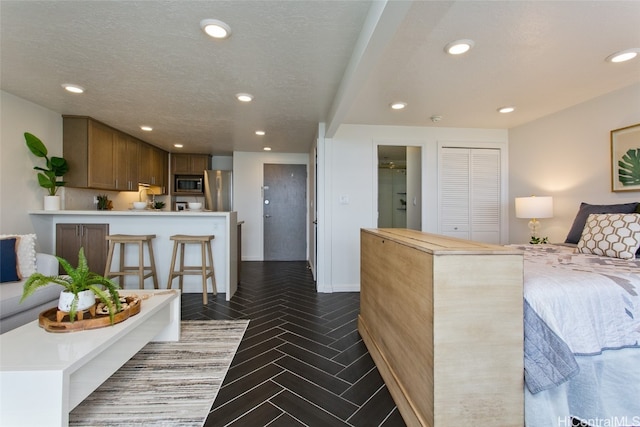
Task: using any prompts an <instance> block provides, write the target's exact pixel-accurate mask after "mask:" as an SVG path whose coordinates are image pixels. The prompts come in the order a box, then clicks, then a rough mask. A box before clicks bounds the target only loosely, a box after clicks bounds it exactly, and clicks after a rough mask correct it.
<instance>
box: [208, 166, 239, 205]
mask: <svg viewBox="0 0 640 427" xmlns="http://www.w3.org/2000/svg"><path fill="white" fill-rule="evenodd" d="M232 177H233V174H232V172H231V171H223V170H206V171H204V208H205V209H206V210H209V211H213V212H230V211H232V210H233V181H232Z"/></svg>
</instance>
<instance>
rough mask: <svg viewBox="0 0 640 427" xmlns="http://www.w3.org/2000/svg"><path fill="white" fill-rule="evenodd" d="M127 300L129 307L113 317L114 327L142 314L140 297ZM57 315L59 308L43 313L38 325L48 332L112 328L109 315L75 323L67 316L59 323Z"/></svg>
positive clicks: (99, 315) (97, 315)
mask: <svg viewBox="0 0 640 427" xmlns="http://www.w3.org/2000/svg"><path fill="white" fill-rule="evenodd" d="M125 300H126V303H127V304H129V306H128V307H127V308H125V309H124V310H122V311H119V312H118V313H116V314H115V316H114V317H113V324H114V325H115V324H116V323H120V322H123V321H125V320H127V319H128V318H129V317H131V316H135V315H136V314H138V313H140V305H141V304H142V299H141V298H140V297H138V296H135V295H134V296H127V297H125ZM98 302H99V300H98V299H96V304H97V303H98ZM57 314H58V307H53V308H50V309H48V310H45V311H43V312H42V313H40V316H39V318H38V324H39V325H40V327H41V328H43V329H44V330H45V331H47V332H75V331H84V330H87V329H98V328H104V327H105V326H111V319H110V318H109V315H108V314H97V313H96V315H95V317H89V318H85V319H83V320H78V319H77V318H76V320H75V321H74V322H73V323H72V322H70V321H69V315H67V314H65V316H64V317H63V318H62V320H61V321H58V320H57ZM85 315H88V312H86V313H85Z"/></svg>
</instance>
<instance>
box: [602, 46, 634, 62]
mask: <svg viewBox="0 0 640 427" xmlns="http://www.w3.org/2000/svg"><path fill="white" fill-rule="evenodd" d="M638 52H640V49H638V48H636V49H627V50H622V51H620V52H616V53H613V54H611V55H609V56H607V58H606V59H605V60H606V61H607V62H625V61H629V60H631V59H633V58H635V57H636V56H638Z"/></svg>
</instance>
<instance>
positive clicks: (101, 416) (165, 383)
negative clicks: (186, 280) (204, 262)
mask: <svg viewBox="0 0 640 427" xmlns="http://www.w3.org/2000/svg"><path fill="white" fill-rule="evenodd" d="M248 324H249V321H248V320H206V321H193V320H189V321H183V322H182V331H181V335H180V341H179V342H175V343H149V344H147V345H146V346H145V347H144V348H143V349H142V350H140V351H139V352H138V353H137V354H136V355H135V356H133V358H131V360H129V361H128V362H127V363H126V364H125V365H124V366H122V367H121V368H120V369H119V370H118V371H117V372H116V373H115V374H113V376H112V377H111V378H109V379H108V380H107V381H105V382H104V383H103V384H102V385H101V386H100V387H98V389H96V390H95V391H94V392H93V393H92V394H91V395H90V396H89V397H87V399H85V400H84V401H83V402H82V403H81V404H80V405H78V406H77V407H76V408H75V409H74V410H73V411H71V413H70V414H69V425H70V426H91V427H98V426H109V427H114V426H144V427H147V426H202V425H203V424H204V421H205V419H206V417H207V414H208V412H209V410H210V409H211V405H212V404H213V401H214V399H215V398H216V395H217V394H218V390H219V389H220V385H221V384H222V381H223V380H224V377H225V375H226V373H227V370H228V369H229V365H230V364H231V360H232V359H233V356H234V355H235V353H236V350H237V349H238V346H239V345H240V341H241V340H242V336H243V335H244V332H245V330H246V328H247V325H248Z"/></svg>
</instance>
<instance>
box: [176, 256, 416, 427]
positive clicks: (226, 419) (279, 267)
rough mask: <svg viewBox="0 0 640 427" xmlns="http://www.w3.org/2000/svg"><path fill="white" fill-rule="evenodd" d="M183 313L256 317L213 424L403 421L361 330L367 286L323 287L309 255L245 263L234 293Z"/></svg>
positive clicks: (193, 297) (185, 304)
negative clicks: (319, 289) (358, 289)
mask: <svg viewBox="0 0 640 427" xmlns="http://www.w3.org/2000/svg"><path fill="white" fill-rule="evenodd" d="M224 297H225V296H224V295H218V296H217V297H212V298H211V295H210V299H209V304H208V305H206V306H203V305H202V295H200V294H184V295H183V298H182V318H183V319H184V320H200V319H250V320H251V322H250V323H249V327H248V329H247V331H246V333H245V335H244V337H243V339H242V342H241V344H240V347H239V349H238V352H237V354H236V356H235V358H234V359H233V363H232V364H231V368H230V369H229V372H228V373H227V376H226V377H225V380H224V383H223V385H222V388H221V389H220V392H219V393H218V396H217V397H216V400H215V402H214V405H213V407H212V408H211V412H210V414H209V416H208V418H207V421H206V423H205V426H207V427H214V426H251V427H254V426H267V425H268V426H272V427H277V426H303V425H304V426H310V427H316V426H318V427H320V426H340V425H343V426H367V427H369V426H385V427H391V426H404V425H405V424H404V422H403V421H402V418H401V416H400V414H399V412H398V410H397V408H396V406H395V403H394V402H393V400H392V399H391V396H390V395H389V392H388V390H387V388H386V386H385V385H384V382H383V381H382V378H381V377H380V374H379V373H378V370H377V369H376V367H375V364H374V363H373V360H372V359H371V357H370V355H369V353H368V352H367V348H366V347H365V345H364V343H363V342H362V339H361V338H360V336H359V334H358V331H357V316H358V311H359V305H360V300H359V297H360V295H359V293H334V294H319V293H316V291H315V283H314V281H313V278H312V275H311V273H310V271H309V270H308V269H307V264H306V262H243V263H242V272H241V283H240V287H239V289H238V292H237V293H236V294H235V295H234V297H233V298H232V299H231V301H225V300H224Z"/></svg>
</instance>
